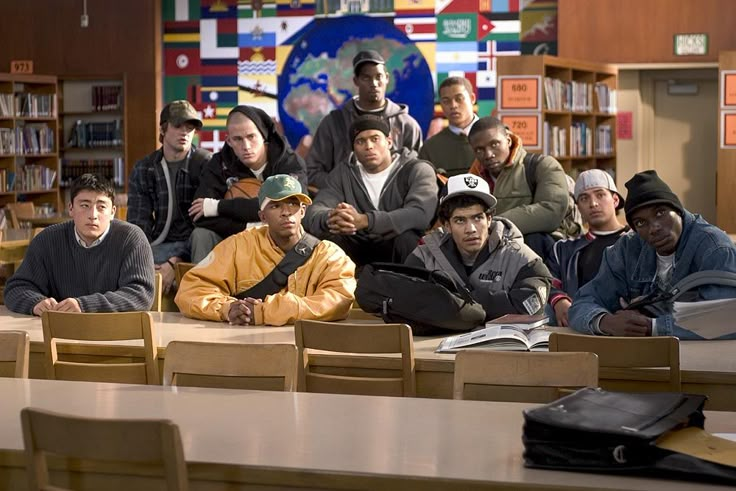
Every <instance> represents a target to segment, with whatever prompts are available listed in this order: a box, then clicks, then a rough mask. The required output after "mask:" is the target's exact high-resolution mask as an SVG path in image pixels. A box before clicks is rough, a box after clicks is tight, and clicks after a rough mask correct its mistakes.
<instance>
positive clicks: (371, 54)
mask: <svg viewBox="0 0 736 491" xmlns="http://www.w3.org/2000/svg"><path fill="white" fill-rule="evenodd" d="M363 63H374V64H376V65H385V64H386V60H384V59H383V56H381V54H380V53H379V52H378V51H376V50H373V49H367V50H365V51H361V52H360V53H358V54H357V55H355V58H353V72H354V73H355V75H356V76H357V75H358V72H360V65H362V64H363Z"/></svg>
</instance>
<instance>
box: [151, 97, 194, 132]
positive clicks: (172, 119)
mask: <svg viewBox="0 0 736 491" xmlns="http://www.w3.org/2000/svg"><path fill="white" fill-rule="evenodd" d="M164 123H171V124H173V125H174V126H181V125H182V124H184V123H192V124H193V125H194V126H195V127H196V128H197V129H198V130H201V129H202V120H201V119H199V114H198V113H197V110H196V109H194V106H192V105H191V104H190V103H189V101H186V100H183V99H181V100H178V101H172V102H169V103H168V104H166V105H165V106H164V108H163V109H162V110H161V117H160V118H159V120H158V124H159V126H161V125H162V124H164Z"/></svg>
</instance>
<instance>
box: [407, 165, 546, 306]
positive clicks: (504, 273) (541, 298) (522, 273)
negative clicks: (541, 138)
mask: <svg viewBox="0 0 736 491" xmlns="http://www.w3.org/2000/svg"><path fill="white" fill-rule="evenodd" d="M495 206H496V198H495V197H494V196H493V195H492V194H491V193H490V190H489V188H488V184H487V183H486V182H485V181H483V180H482V179H481V178H479V177H478V176H474V175H471V174H459V175H456V176H452V177H451V178H450V179H449V180H448V181H447V194H446V195H445V196H443V198H442V201H441V203H440V208H439V218H440V222H441V223H442V228H441V229H435V230H434V231H432V232H431V233H430V234H428V235H426V236H425V237H424V239H423V244H421V245H420V246H418V247H417V248H416V249H415V250H414V252H412V253H411V255H410V256H409V258H408V259H407V260H406V264H407V265H409V266H416V267H420V268H426V269H430V270H441V271H443V272H445V273H446V274H448V275H449V276H450V277H451V278H452V279H453V280H454V281H455V283H456V284H458V285H465V286H466V287H467V288H468V289H469V290H470V293H471V295H472V296H473V298H474V299H475V300H476V301H477V302H478V303H480V304H481V305H482V306H483V309H484V310H485V311H486V320H490V319H494V318H496V317H499V316H502V315H504V314H529V315H533V314H539V313H542V312H543V311H544V305H545V303H546V302H547V295H548V294H549V288H550V282H551V280H552V277H551V275H550V273H549V270H548V269H547V267H546V266H545V265H544V263H543V262H542V259H541V258H540V257H539V256H537V255H536V254H535V253H534V251H532V250H531V249H530V248H529V247H527V246H526V245H525V244H524V240H523V239H522V236H521V232H519V229H518V228H516V226H515V225H514V224H513V223H511V222H510V221H509V220H507V219H505V218H499V217H492V216H491V211H492V210H493V208H494V207H495Z"/></svg>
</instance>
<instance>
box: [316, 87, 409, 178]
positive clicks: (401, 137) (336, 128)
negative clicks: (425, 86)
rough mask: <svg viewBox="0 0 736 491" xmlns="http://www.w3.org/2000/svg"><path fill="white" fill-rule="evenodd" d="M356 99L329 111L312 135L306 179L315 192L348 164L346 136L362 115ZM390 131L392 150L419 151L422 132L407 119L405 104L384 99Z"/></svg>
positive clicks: (349, 148)
mask: <svg viewBox="0 0 736 491" xmlns="http://www.w3.org/2000/svg"><path fill="white" fill-rule="evenodd" d="M355 100H356V98H355V97H353V98H352V99H351V100H349V101H348V102H346V103H345V104H343V106H342V107H340V108H339V109H335V110H334V111H331V112H330V114H328V115H327V116H325V118H324V119H323V120H322V122H321V123H320V124H319V127H318V128H317V131H316V132H315V134H314V140H313V141H312V146H311V147H310V148H309V153H308V154H307V158H306V161H307V176H308V179H309V185H310V186H316V187H317V188H318V189H322V188H325V187H327V176H328V174H329V173H330V171H332V169H334V168H335V167H336V166H338V165H342V164H345V163H347V162H348V160H349V159H350V156H351V154H352V153H353V145H352V140H351V138H350V136H349V135H348V132H349V130H350V125H351V124H352V123H353V121H354V120H355V119H356V118H357V117H358V116H360V115H361V114H366V113H361V112H359V111H358V108H357V107H356V105H355ZM369 114H377V115H380V116H381V117H383V118H384V119H385V120H386V122H387V123H388V125H389V128H391V141H392V142H393V146H394V150H396V151H401V149H402V148H409V149H411V150H415V151H417V152H418V151H419V149H420V147H421V146H422V130H421V128H420V127H419V123H417V122H416V120H415V119H414V118H412V117H411V116H410V115H409V107H408V106H407V105H406V104H396V103H395V102H392V101H391V100H390V99H386V107H385V108H384V110H383V111H382V112H381V113H369Z"/></svg>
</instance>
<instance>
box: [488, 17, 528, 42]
mask: <svg viewBox="0 0 736 491" xmlns="http://www.w3.org/2000/svg"><path fill="white" fill-rule="evenodd" d="M520 30H521V22H520V21H518V20H492V21H491V30H490V32H489V33H488V34H487V35H485V36H484V37H482V38H481V39H480V41H518V40H519V34H520Z"/></svg>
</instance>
